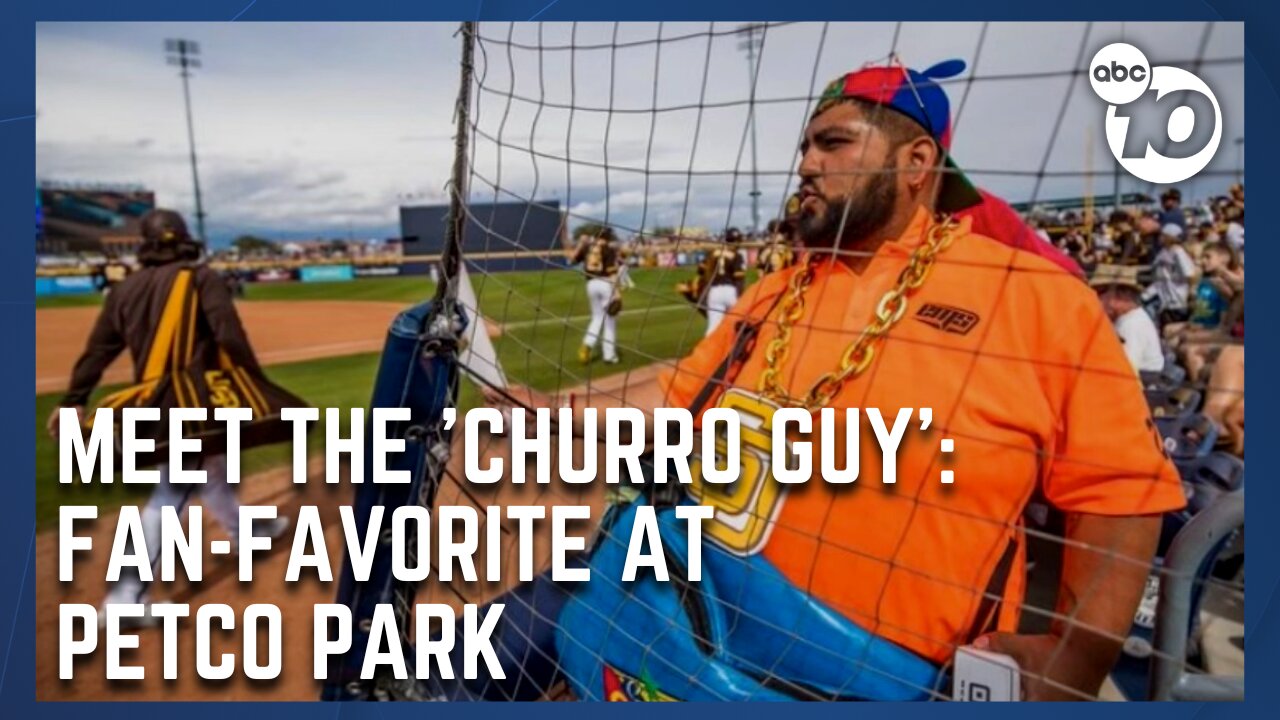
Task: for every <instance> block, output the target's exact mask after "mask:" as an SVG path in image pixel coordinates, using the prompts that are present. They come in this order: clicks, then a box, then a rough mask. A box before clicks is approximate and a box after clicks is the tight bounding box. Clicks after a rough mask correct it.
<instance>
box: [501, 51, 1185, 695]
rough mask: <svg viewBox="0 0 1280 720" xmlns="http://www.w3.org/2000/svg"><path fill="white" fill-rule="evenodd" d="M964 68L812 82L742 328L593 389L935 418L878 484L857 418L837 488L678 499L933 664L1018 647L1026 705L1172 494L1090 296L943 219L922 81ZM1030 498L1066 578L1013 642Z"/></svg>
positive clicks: (936, 151) (937, 140)
mask: <svg viewBox="0 0 1280 720" xmlns="http://www.w3.org/2000/svg"><path fill="white" fill-rule="evenodd" d="M957 66H958V67H957ZM963 67H964V65H963V63H962V62H960V61H951V62H948V63H943V64H940V65H938V66H935V67H933V68H930V69H929V70H926V71H925V72H923V73H920V72H916V71H914V70H908V69H906V68H903V67H901V66H898V65H894V66H890V67H876V68H869V69H864V70H861V71H858V72H853V73H849V74H848V75H846V76H844V77H842V78H840V79H838V80H837V81H835V82H833V83H832V84H831V85H830V86H828V88H827V90H826V92H825V93H824V95H823V99H822V100H821V101H820V102H819V104H818V107H817V108H816V110H815V112H814V114H813V115H812V116H811V118H810V121H809V124H808V127H807V128H806V132H805V138H804V142H803V145H802V148H801V152H802V156H803V157H802V160H801V163H800V168H799V172H800V179H801V182H800V197H801V200H802V202H801V216H800V219H799V233H800V235H801V237H802V239H803V241H804V244H805V246H806V249H807V253H806V254H805V256H804V257H803V258H802V260H801V262H799V263H798V264H797V266H796V267H794V268H791V269H789V270H788V271H785V272H778V273H773V274H771V275H767V276H765V277H764V278H763V279H762V280H761V281H760V282H759V283H757V284H756V285H755V286H753V287H751V288H749V289H748V290H747V292H746V293H745V295H744V297H743V298H742V299H741V300H740V301H739V302H738V304H737V305H736V306H735V307H734V309H733V310H732V311H731V312H730V313H729V318H730V319H733V320H738V321H741V322H725V323H723V324H722V325H721V326H720V327H719V328H718V329H717V330H716V332H714V333H712V334H711V335H710V336H708V337H707V338H705V339H704V340H703V341H702V342H701V343H700V344H699V345H698V346H697V347H696V348H695V349H694V351H693V352H692V353H691V354H690V355H689V356H688V357H686V358H684V359H683V360H681V361H680V362H679V363H678V364H676V366H675V367H674V368H672V369H671V370H670V371H668V372H667V373H665V374H664V375H663V376H662V377H661V378H660V379H659V381H658V382H654V383H648V384H643V385H638V386H631V387H628V388H627V389H626V391H625V395H624V397H622V398H614V397H601V396H593V397H592V398H590V399H589V403H590V405H591V406H592V407H596V408H598V409H603V408H607V407H617V406H629V407H637V408H641V409H644V410H651V409H652V408H655V407H662V406H670V407H675V406H682V407H689V408H691V409H692V410H693V412H694V415H695V418H696V417H698V416H700V414H701V412H702V411H703V410H705V409H707V408H709V407H713V406H716V405H719V406H722V407H732V408H734V409H736V410H738V411H739V412H740V413H742V414H743V415H745V416H748V417H752V418H754V419H755V420H756V421H757V422H760V423H763V424H764V425H765V426H767V425H768V421H769V417H770V415H771V412H772V410H774V409H776V408H780V407H803V408H807V409H809V410H810V411H812V412H814V414H815V418H814V420H815V422H814V431H815V432H813V433H812V438H810V439H812V440H813V441H815V445H816V444H817V443H816V441H817V439H818V437H819V434H820V433H819V432H817V431H818V429H819V417H818V414H819V410H820V409H821V408H824V407H831V408H836V409H837V412H836V413H835V415H834V417H835V418H836V422H837V423H838V426H837V427H836V429H835V433H834V436H833V437H836V438H845V437H846V435H845V432H844V431H845V427H844V421H843V416H844V413H843V412H842V410H843V409H844V408H860V409H864V410H865V409H866V408H878V409H879V410H880V411H881V412H882V413H883V415H885V416H886V417H888V418H893V417H895V416H896V415H897V413H898V410H899V409H900V408H931V409H932V413H933V415H932V417H933V421H932V424H931V425H930V427H929V428H928V429H927V430H923V431H922V430H918V429H917V427H916V426H913V427H911V428H909V429H908V430H907V431H906V434H905V436H904V437H903V439H902V441H901V445H900V446H899V449H898V452H897V473H896V482H894V483H893V484H887V483H884V482H882V477H881V463H880V462H879V460H880V459H881V458H882V453H881V451H880V449H879V447H878V445H877V444H876V441H875V440H874V436H873V435H872V433H871V432H870V431H869V429H867V428H866V427H862V428H859V430H860V432H858V433H857V434H856V435H854V437H856V438H858V440H857V441H858V442H860V443H861V444H860V446H859V454H858V457H859V458H861V459H862V460H863V462H862V463H861V472H860V474H859V475H858V479H857V482H855V483H852V484H849V485H827V484H825V483H823V482H822V481H821V480H820V479H819V478H818V477H814V478H813V480H812V481H811V482H810V483H807V484H804V485H796V486H791V487H790V489H785V488H784V487H783V486H779V485H776V484H775V483H774V481H773V479H772V477H771V475H770V474H769V473H768V470H767V467H766V469H765V470H764V472H763V473H762V474H761V476H760V477H744V478H742V479H741V480H739V481H738V483H735V484H734V485H732V486H728V487H730V488H732V489H731V490H730V491H729V493H730V494H731V495H732V497H728V496H726V495H724V494H723V493H724V491H723V490H720V488H722V487H725V486H714V487H713V486H709V485H708V486H703V485H701V484H700V483H697V482H696V477H695V484H694V485H693V486H692V488H693V489H692V494H693V495H694V496H695V497H696V498H698V499H699V500H700V501H702V502H703V503H706V504H711V505H714V506H716V507H717V509H718V513H717V516H716V519H715V521H713V522H711V523H710V524H709V525H708V526H707V527H706V528H705V532H706V533H707V534H708V535H709V536H710V538H711V539H712V540H714V541H717V542H719V543H720V544H721V545H722V546H724V547H726V548H727V549H729V550H730V551H731V552H737V553H740V554H743V555H748V554H755V553H759V554H762V555H763V557H764V558H766V559H767V560H768V561H769V562H770V563H772V565H774V566H775V567H776V568H777V569H778V571H779V572H780V573H781V574H782V575H783V576H784V577H785V578H787V579H788V580H789V581H790V582H791V583H792V584H794V585H795V586H797V587H799V588H801V589H803V590H804V591H806V592H807V593H809V594H810V595H811V596H812V597H813V598H814V599H816V600H818V601H820V602H822V603H824V604H826V605H827V606H829V607H831V608H833V609H834V610H836V611H837V612H839V613H840V614H842V615H843V616H844V617H845V618H846V619H848V620H850V621H852V622H854V623H856V624H858V625H860V626H861V627H863V628H865V629H867V630H869V631H870V632H872V633H875V634H876V635H878V636H880V637H882V638H886V639H888V640H891V641H893V642H895V643H897V644H898V645H900V646H902V647H904V648H906V649H908V650H910V651H912V652H914V653H916V654H918V655H919V656H922V657H924V658H928V659H929V660H931V661H933V662H935V663H937V664H938V665H939V666H945V664H946V663H948V662H949V661H950V659H951V657H952V656H953V654H954V653H955V650H956V649H957V648H958V647H960V646H963V645H968V644H975V645H977V646H978V647H980V648H987V649H991V650H994V651H997V652H1001V653H1005V654H1008V655H1010V656H1012V657H1013V658H1014V659H1016V660H1017V661H1018V663H1019V665H1020V667H1021V668H1022V670H1023V672H1024V674H1025V676H1024V678H1023V683H1022V684H1023V687H1024V689H1025V691H1026V695H1027V697H1028V699H1066V698H1079V697H1092V696H1094V695H1095V694H1096V693H1097V691H1098V689H1099V687H1100V685H1101V683H1102V681H1103V680H1104V679H1105V677H1106V675H1107V673H1108V671H1109V670H1110V668H1111V667H1112V665H1113V664H1114V661H1115V658H1116V655H1117V653H1118V652H1119V648H1120V645H1121V642H1122V639H1123V637H1124V636H1125V635H1126V634H1127V631H1128V628H1129V626H1130V622H1131V620H1132V617H1133V612H1134V610H1135V608H1136V606H1137V603H1138V601H1139V599H1140V597H1141V594H1142V589H1143V585H1144V583H1145V580H1146V577H1147V572H1148V569H1149V566H1150V563H1151V559H1152V556H1153V553H1154V550H1155V546H1156V541H1157V537H1158V533H1159V527H1160V514H1161V513H1163V512H1166V511H1169V510H1173V509H1176V508H1179V507H1181V506H1182V505H1183V503H1184V497H1183V494H1182V490H1181V486H1180V483H1179V481H1178V478H1177V473H1176V471H1175V470H1174V468H1173V466H1172V465H1171V464H1170V463H1169V461H1168V459H1167V458H1166V457H1165V456H1164V454H1163V450H1162V447H1161V445H1160V442H1159V437H1158V435H1157V434H1156V433H1155V430H1154V428H1153V426H1152V424H1151V422H1150V419H1149V411H1148V409H1147V407H1146V404H1145V401H1144V399H1143V396H1142V393H1141V388H1140V387H1139V386H1138V384H1137V383H1135V382H1133V373H1132V370H1131V369H1130V367H1129V365H1128V361H1127V360H1126V358H1125V355H1124V351H1123V349H1122V348H1121V346H1120V343H1119V342H1118V340H1117V339H1116V337H1115V334H1114V333H1113V332H1111V331H1110V324H1109V323H1108V321H1107V319H1106V317H1105V316H1104V315H1103V314H1102V312H1101V310H1100V308H1099V306H1098V303H1097V300H1096V298H1095V297H1094V296H1093V294H1092V293H1091V292H1090V290H1089V289H1088V288H1087V287H1086V286H1085V285H1084V284H1083V283H1080V282H1079V280H1078V279H1076V278H1075V277H1073V276H1072V275H1070V274H1069V273H1067V272H1065V271H1064V270H1062V269H1061V268H1060V267H1058V266H1056V265H1054V264H1053V263H1051V262H1049V261H1047V260H1045V259H1043V258H1039V257H1036V256H1034V255H1033V254H1031V253H1027V252H1023V251H1019V250H1017V249H1014V248H1011V247H1009V246H1007V245H1002V244H1000V243H997V242H996V241H994V240H991V239H990V238H986V237H982V236H980V235H976V234H974V233H972V232H971V231H970V222H969V220H967V219H965V220H960V221H956V220H953V219H951V218H950V216H949V213H954V212H957V211H959V210H961V209H963V208H965V207H969V206H971V205H972V204H973V203H975V202H978V201H979V196H978V195H977V193H976V191H975V190H974V189H973V187H972V186H971V185H969V183H968V182H967V180H965V179H964V177H963V175H961V174H960V173H959V171H958V170H956V168H955V166H954V165H953V164H952V163H951V161H950V158H949V157H948V156H947V154H946V148H947V147H948V146H949V141H950V136H949V125H950V122H949V120H950V118H949V108H948V105H947V101H946V95H945V93H944V92H943V90H942V88H941V87H940V86H938V85H937V84H936V83H935V82H934V80H936V79H938V78H943V77H948V76H951V75H955V74H958V73H959V72H960V71H962V70H963ZM522 392H526V391H523V390H522V391H521V392H518V393H517V397H519V398H520V399H521V400H524V399H525V397H522V396H521V393H522ZM527 399H528V401H529V404H530V405H534V406H552V407H554V406H555V403H554V401H553V400H552V399H550V398H547V397H544V396H541V395H539V394H537V393H534V392H532V391H527ZM602 415H603V414H601V416H602ZM576 420H577V422H578V423H579V424H580V423H581V422H582V420H583V415H582V414H581V413H578V414H577V415H576ZM913 422H914V421H913ZM944 439H946V440H950V441H952V442H953V443H954V445H953V446H954V451H952V452H943V451H942V449H943V448H945V447H946V446H947V445H948V443H947V442H946V441H945V440H944ZM765 452H768V449H767V448H766V449H765ZM819 452H820V450H819V449H818V448H816V447H815V449H814V456H815V457H819ZM845 463H846V459H845V457H844V453H843V444H841V447H839V448H837V449H836V464H835V467H837V468H842V467H845ZM815 465H816V461H815ZM943 470H950V471H952V472H953V473H954V482H953V483H951V484H943V483H942V482H940V474H941V472H942V471H943ZM695 476H696V473H695ZM1037 493H1038V494H1040V495H1042V496H1043V497H1044V498H1046V499H1047V500H1048V501H1049V502H1050V503H1052V504H1054V505H1055V506H1056V507H1058V508H1059V509H1061V510H1062V511H1063V512H1065V513H1066V516H1067V522H1066V532H1065V535H1066V537H1065V542H1064V544H1063V552H1064V557H1063V569H1062V579H1061V583H1060V588H1059V592H1058V606H1057V608H1056V609H1055V610H1054V611H1053V615H1052V617H1053V618H1054V622H1053V623H1052V627H1051V630H1050V632H1048V633H1047V634H1043V635H1017V634H1014V631H1015V630H1016V628H1017V624H1018V618H1019V614H1020V611H1021V610H1022V598H1023V592H1024V584H1025V575H1026V572H1025V565H1024V557H1025V537H1024V533H1023V525H1022V521H1021V517H1022V513H1023V510H1024V508H1025V507H1026V505H1027V502H1028V500H1029V499H1030V498H1031V497H1032V496H1033V495H1034V494H1037ZM744 498H746V499H748V500H749V502H748V504H747V506H746V507H745V508H744V506H743V504H742V502H743V500H744ZM1035 611H1036V612H1042V613H1044V612H1047V611H1046V610H1043V609H1037V610H1035Z"/></svg>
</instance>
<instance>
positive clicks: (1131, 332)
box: [1089, 265, 1164, 372]
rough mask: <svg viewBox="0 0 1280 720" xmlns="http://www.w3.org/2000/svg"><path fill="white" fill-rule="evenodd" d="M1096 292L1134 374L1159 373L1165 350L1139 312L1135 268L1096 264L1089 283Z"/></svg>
mask: <svg viewBox="0 0 1280 720" xmlns="http://www.w3.org/2000/svg"><path fill="white" fill-rule="evenodd" d="M1089 285H1090V286H1091V287H1092V288H1093V289H1094V290H1096V291H1097V292H1098V299H1099V300H1100V301H1101V302H1102V310H1103V312H1105V313H1106V314H1107V317H1108V318H1110V319H1111V324H1112V325H1113V326H1115V329H1116V334H1117V335H1119V336H1120V342H1121V343H1122V344H1123V345H1124V354H1125V355H1127V356H1128V357H1129V362H1130V363H1132V364H1133V369H1134V370H1135V371H1137V372H1160V371H1161V370H1163V369H1164V351H1163V350H1162V349H1161V347H1160V332H1159V331H1158V330H1156V324H1155V322H1154V321H1152V319H1151V316H1150V315H1148V314H1147V311H1146V310H1143V309H1142V303H1141V297H1142V285H1140V284H1139V283H1138V269H1137V268H1136V267H1124V266H1122V265H1099V266H1098V269H1097V270H1096V271H1095V272H1094V274H1093V277H1092V278H1091V279H1090V280H1089Z"/></svg>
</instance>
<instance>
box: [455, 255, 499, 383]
mask: <svg viewBox="0 0 1280 720" xmlns="http://www.w3.org/2000/svg"><path fill="white" fill-rule="evenodd" d="M458 304H459V305H461V306H462V308H463V312H465V313H466V314H467V329H466V331H464V333H463V337H464V338H465V340H466V347H465V348H463V350H462V355H461V357H460V358H459V360H460V363H461V365H462V369H463V371H465V372H466V373H467V374H468V375H471V376H472V377H475V378H477V379H479V380H481V381H483V382H485V383H488V384H489V385H493V386H495V387H499V388H503V389H505V388H506V387H507V374H506V373H505V372H503V370H502V364H501V363H499V362H498V353H497V351H496V350H495V349H494V347H493V339H492V338H490V337H489V330H488V328H487V327H486V325H485V320H484V316H483V315H481V314H480V310H479V307H480V303H479V301H477V299H476V291H475V288H474V287H472V286H471V276H470V275H469V274H468V273H467V267H466V265H465V264H459V266H458Z"/></svg>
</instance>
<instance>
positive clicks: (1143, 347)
mask: <svg viewBox="0 0 1280 720" xmlns="http://www.w3.org/2000/svg"><path fill="white" fill-rule="evenodd" d="M1115 328H1116V334H1117V335H1119V336H1120V342H1121V343H1123V344H1124V354H1125V355H1128V356H1129V362H1130V363H1132V364H1133V369H1134V370H1135V371H1137V372H1160V371H1161V370H1163V369H1164V349H1163V348H1161V347H1160V332H1159V331H1158V330H1156V324H1155V322H1153V321H1152V320H1151V316H1150V315H1148V314H1147V311H1145V310H1143V309H1142V308H1134V309H1132V310H1130V311H1129V312H1127V313H1125V314H1123V315H1121V316H1120V317H1118V318H1116V320H1115Z"/></svg>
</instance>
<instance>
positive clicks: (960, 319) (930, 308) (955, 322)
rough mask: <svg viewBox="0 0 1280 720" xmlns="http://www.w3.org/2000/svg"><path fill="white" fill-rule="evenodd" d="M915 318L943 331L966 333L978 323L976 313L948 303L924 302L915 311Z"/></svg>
mask: <svg viewBox="0 0 1280 720" xmlns="http://www.w3.org/2000/svg"><path fill="white" fill-rule="evenodd" d="M916 320H919V321H920V322H922V323H924V324H925V325H929V326H931V327H935V328H937V329H939V330H941V331H943V332H949V333H954V334H956V335H968V334H969V331H970V330H972V329H973V328H974V326H976V325H977V324H978V314H977V313H975V312H971V311H969V310H965V309H963V308H958V307H952V306H950V305H939V304H937V303H925V304H924V305H922V306H921V307H920V310H919V311H918V312H916Z"/></svg>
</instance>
